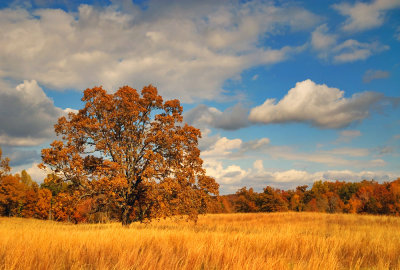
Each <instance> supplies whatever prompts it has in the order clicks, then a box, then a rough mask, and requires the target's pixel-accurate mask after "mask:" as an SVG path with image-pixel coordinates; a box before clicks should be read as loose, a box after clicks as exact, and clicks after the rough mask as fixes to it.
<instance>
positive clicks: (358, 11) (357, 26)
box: [333, 0, 400, 32]
mask: <svg viewBox="0 0 400 270" xmlns="http://www.w3.org/2000/svg"><path fill="white" fill-rule="evenodd" d="M333 7H334V9H336V10H337V11H338V12H339V13H340V14H341V15H343V16H346V17H347V20H346V22H345V23H344V25H343V27H342V29H343V30H345V31H351V32H356V31H363V30H368V29H372V28H375V27H379V26H381V25H382V24H383V22H384V20H385V15H386V12H387V11H388V10H390V9H394V8H399V7H400V1H398V0H375V1H371V2H369V3H365V2H356V3H355V4H353V5H351V4H348V3H342V4H337V5H333Z"/></svg>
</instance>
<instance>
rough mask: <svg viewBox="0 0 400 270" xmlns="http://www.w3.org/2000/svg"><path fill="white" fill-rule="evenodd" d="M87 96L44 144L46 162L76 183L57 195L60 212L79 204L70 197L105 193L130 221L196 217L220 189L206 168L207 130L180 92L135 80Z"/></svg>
mask: <svg viewBox="0 0 400 270" xmlns="http://www.w3.org/2000/svg"><path fill="white" fill-rule="evenodd" d="M82 101H83V102H85V107H84V108H83V109H81V110H80V111H79V112H78V113H76V114H75V113H70V114H69V116H68V119H67V118H66V117H61V118H60V119H59V120H58V124H56V125H55V131H56V133H57V135H61V138H62V140H61V141H54V142H53V143H52V144H51V148H48V149H43V150H42V158H43V162H44V164H46V165H47V166H48V167H50V168H51V169H52V170H53V171H54V172H56V174H57V176H58V178H59V179H61V180H62V181H64V182H65V183H67V185H68V187H69V189H68V190H69V192H68V194H66V193H65V194H62V196H61V195H59V197H60V196H61V197H60V198H58V199H57V200H56V204H55V207H56V208H57V210H56V212H55V215H57V216H58V219H65V218H66V217H67V216H70V214H69V213H70V212H71V209H73V208H74V207H75V206H72V205H68V206H66V205H67V204H66V202H65V201H66V200H70V199H71V200H75V201H76V202H80V201H81V200H82V199H85V198H89V197H91V198H96V197H98V196H99V195H101V194H103V195H105V196H106V197H107V201H108V203H109V204H112V205H116V206H117V207H118V208H119V209H120V219H121V220H122V223H123V224H125V225H127V224H129V223H131V222H132V221H134V220H139V221H144V220H150V219H152V218H157V217H165V216H171V215H176V214H184V215H188V216H189V217H190V218H192V219H196V218H197V214H198V213H201V212H204V211H205V210H206V209H207V205H208V204H209V203H210V200H211V199H212V197H211V196H212V195H218V187H219V186H218V184H217V183H216V182H215V180H214V179H213V178H211V177H208V176H206V175H205V170H204V169H203V168H202V163H203V162H202V160H201V158H200V150H199V149H198V147H197V145H198V138H200V136H201V134H200V130H198V129H196V128H194V127H192V126H189V125H187V124H182V107H181V106H180V103H179V101H178V100H168V101H165V102H163V99H162V97H161V96H160V95H158V92H157V89H156V88H155V87H153V86H151V85H150V86H147V87H144V88H143V90H142V91H141V94H138V93H137V91H136V90H135V89H132V88H131V87H128V86H124V87H122V88H120V89H119V90H118V91H117V92H116V93H115V94H108V93H107V92H106V91H105V90H103V89H102V88H101V87H94V88H92V89H86V90H85V91H84V96H83V98H82ZM44 164H42V165H41V167H45V166H46V165H44ZM59 201H63V203H60V202H59ZM65 207H66V208H65ZM57 211H58V212H59V213H60V214H59V215H58V214H57V213H58V212H57Z"/></svg>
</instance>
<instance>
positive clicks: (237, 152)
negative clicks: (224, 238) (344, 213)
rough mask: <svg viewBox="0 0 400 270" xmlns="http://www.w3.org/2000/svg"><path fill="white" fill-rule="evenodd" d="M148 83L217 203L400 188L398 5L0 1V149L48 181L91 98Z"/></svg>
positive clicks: (396, 0) (391, 0)
mask: <svg viewBox="0 0 400 270" xmlns="http://www.w3.org/2000/svg"><path fill="white" fill-rule="evenodd" d="M149 84H152V85H154V86H156V87H157V88H158V91H159V93H160V94H161V95H162V96H163V97H164V98H165V99H174V98H178V99H180V100H181V102H182V105H183V108H184V121H185V122H187V123H189V124H191V125H193V126H195V127H197V128H199V129H200V130H201V131H202V139H201V140H200V142H199V148H200V149H201V151H202V152H201V157H202V158H203V160H204V168H205V169H206V171H207V174H208V175H210V176H213V177H215V179H216V180H217V182H218V183H219V184H220V193H221V194H228V193H234V192H235V191H236V190H237V189H239V188H241V187H244V186H246V187H253V188H254V189H255V190H258V191H261V190H262V188H264V187H266V186H267V185H270V186H273V187H276V188H284V189H288V188H294V187H296V186H298V185H310V184H311V185H312V183H313V182H314V181H317V180H331V181H335V180H339V181H361V180H363V179H366V180H372V179H374V180H376V181H378V182H384V181H392V180H395V179H397V178H398V177H400V117H399V116H400V0H375V1H350V0H343V1H332V0H329V1H319V0H308V1H218V0H213V1H207V0H206V1H191V0H186V1H163V0H154V1H153V0H149V1H131V0H120V1H106V0H94V1H67V0H31V1H23V0H17V1H0V147H1V148H2V149H3V154H4V155H5V156H8V157H10V159H11V166H12V167H13V172H19V171H21V170H22V169H26V170H27V171H28V173H30V174H31V175H32V177H33V178H34V179H35V180H36V181H38V182H41V181H43V178H44V175H45V172H43V171H40V170H39V169H38V168H37V164H38V163H40V162H41V157H40V150H41V149H42V148H46V147H48V146H49V143H50V142H51V141H52V140H54V139H55V135H54V129H53V125H54V124H55V122H56V121H57V119H58V118H59V117H60V116H62V115H66V114H67V113H68V112H70V111H75V110H79V109H80V108H82V107H83V104H82V102H81V101H80V99H81V97H82V92H83V90H84V89H86V88H92V87H94V86H100V85H102V86H103V88H104V89H106V90H107V91H109V92H110V93H112V92H115V91H116V90H118V88H119V87H121V86H124V85H129V86H131V87H133V88H135V89H138V90H139V91H140V90H141V89H142V87H143V86H146V85H149Z"/></svg>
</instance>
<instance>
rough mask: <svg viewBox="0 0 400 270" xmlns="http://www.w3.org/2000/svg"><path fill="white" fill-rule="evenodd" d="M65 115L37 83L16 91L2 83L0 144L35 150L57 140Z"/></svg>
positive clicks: (19, 87)
mask: <svg viewBox="0 0 400 270" xmlns="http://www.w3.org/2000/svg"><path fill="white" fill-rule="evenodd" d="M63 114H64V111H63V110H62V109H60V108H57V107H55V106H54V104H53V101H52V100H51V99H49V98H48V97H47V96H46V94H45V93H44V92H43V89H42V88H41V87H40V86H39V85H38V83H37V82H36V81H35V80H31V81H28V80H25V81H24V82H23V83H21V84H19V85H18V86H16V87H12V86H10V85H9V84H7V83H5V82H3V81H0V123H1V125H0V144H1V145H6V146H7V145H8V146H35V145H39V144H41V143H43V142H45V141H46V140H48V139H50V138H52V137H53V136H54V130H53V125H54V124H55V123H56V122H57V118H58V117H60V116H61V115H63Z"/></svg>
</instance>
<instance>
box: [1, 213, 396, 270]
mask: <svg viewBox="0 0 400 270" xmlns="http://www.w3.org/2000/svg"><path fill="white" fill-rule="evenodd" d="M0 268H1V269H365V268H368V269H369V268H374V269H400V218H396V217H387V216H359V215H344V214H331V215H330V214H322V213H272V214H260V213H257V214H217V215H206V216H202V217H200V218H199V221H198V223H197V225H194V224H193V223H187V222H184V221H182V222H178V223H176V222H173V221H170V220H161V221H158V222H153V223H151V224H132V225H131V226H130V227H129V228H124V227H122V226H121V225H120V224H118V223H111V224H81V225H72V224H65V223H55V222H50V221H38V220H31V219H17V218H1V219H0Z"/></svg>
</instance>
